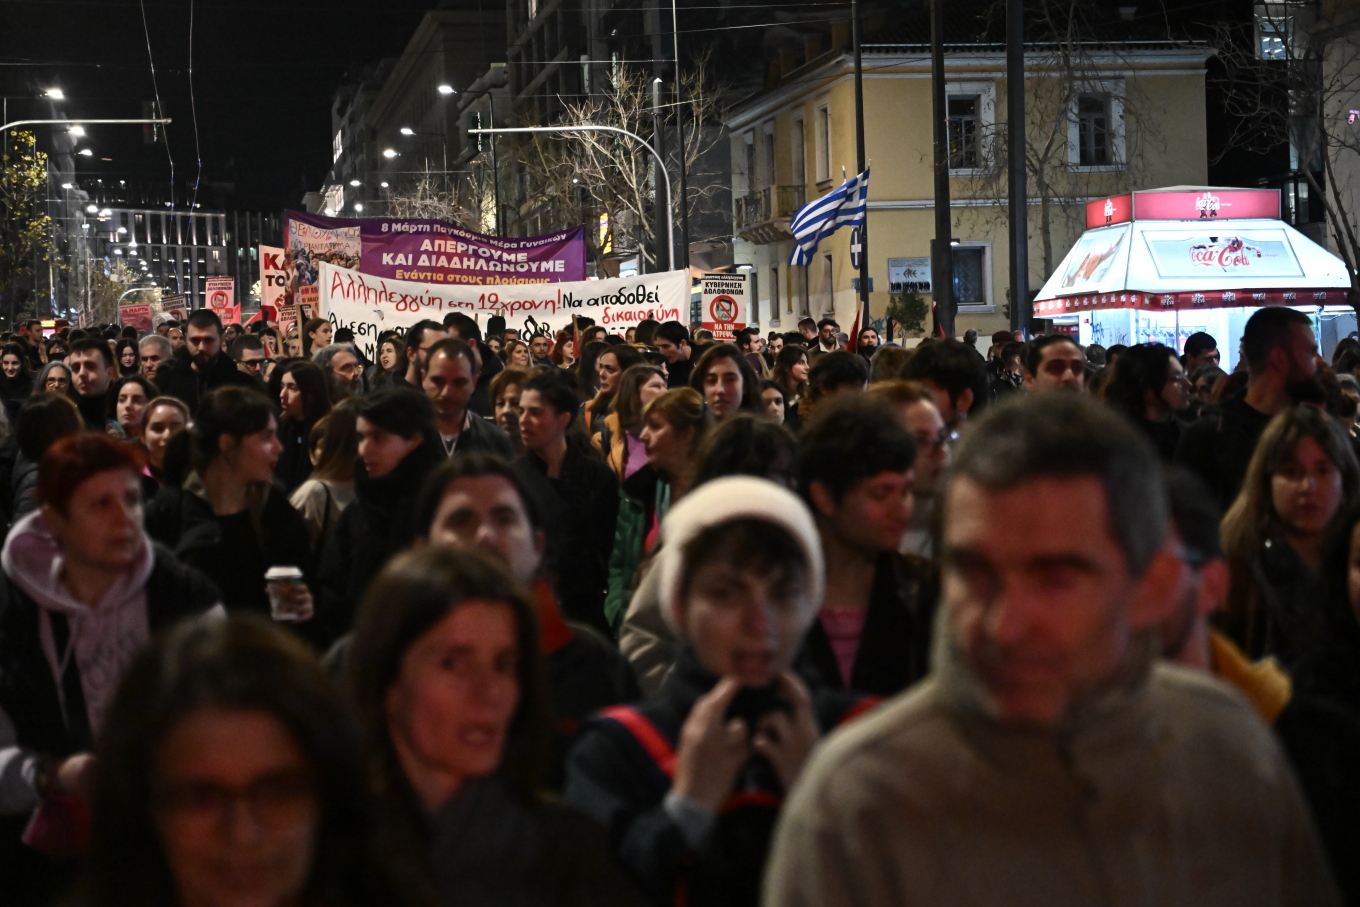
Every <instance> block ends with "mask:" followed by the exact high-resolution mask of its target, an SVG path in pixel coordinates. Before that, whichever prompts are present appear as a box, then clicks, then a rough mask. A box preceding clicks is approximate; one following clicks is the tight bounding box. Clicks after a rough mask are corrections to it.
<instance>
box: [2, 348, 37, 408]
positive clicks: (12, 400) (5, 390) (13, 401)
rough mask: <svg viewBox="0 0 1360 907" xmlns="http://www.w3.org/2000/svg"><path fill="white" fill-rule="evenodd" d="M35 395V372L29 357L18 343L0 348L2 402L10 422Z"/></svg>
mask: <svg viewBox="0 0 1360 907" xmlns="http://www.w3.org/2000/svg"><path fill="white" fill-rule="evenodd" d="M31 393H33V372H32V370H31V369H30V368H29V366H28V356H26V355H25V354H24V348H23V347H21V346H20V345H19V344H17V343H6V344H5V345H4V346H0V402H3V403H4V405H5V408H6V409H7V410H8V411H9V417H10V421H11V422H12V421H14V418H15V417H16V416H18V415H19V407H20V406H22V405H23V403H24V401H25V400H27V399H28V395H29V394H31Z"/></svg>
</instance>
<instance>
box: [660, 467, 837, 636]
mask: <svg viewBox="0 0 1360 907" xmlns="http://www.w3.org/2000/svg"><path fill="white" fill-rule="evenodd" d="M743 519H750V520H763V521H764V522H767V523H771V524H773V525H775V526H778V527H780V528H781V529H783V530H785V531H786V532H788V534H789V535H791V536H793V539H794V541H795V542H796V543H797V544H798V546H799V547H800V548H802V552H803V559H804V560H805V561H806V562H807V565H808V577H807V585H806V588H807V591H808V593H809V594H808V596H807V599H806V601H805V603H804V606H803V609H804V613H802V614H800V615H799V620H800V621H801V623H802V625H803V626H804V627H806V626H809V625H811V623H812V621H813V620H814V619H815V618H816V616H817V612H818V611H820V610H821V607H822V596H823V594H824V592H825V586H826V572H825V568H824V566H823V563H822V540H821V538H820V536H818V534H817V526H816V524H815V523H814V522H813V519H812V514H811V513H810V512H809V511H808V508H807V505H806V504H804V503H803V501H802V499H800V498H799V497H798V496H797V495H795V494H793V493H792V492H790V491H788V490H786V489H785V488H783V487H781V486H779V485H776V484H775V483H774V482H771V481H769V480H767V479H757V478H754V477H752V476H728V477H726V478H722V479H714V480H713V481H711V482H705V483H704V484H703V485H700V486H699V487H698V488H696V489H694V491H692V492H690V493H689V494H687V495H685V497H684V498H682V499H681V500H680V502H679V503H678V504H676V505H675V506H674V507H672V508H671V510H670V512H669V513H668V514H666V519H665V522H663V523H662V525H661V538H662V540H663V542H664V544H663V545H662V546H661V550H660V553H659V555H658V558H657V565H656V570H657V571H658V574H657V576H658V580H659V593H660V597H661V613H662V616H663V617H665V619H666V623H667V624H668V625H669V626H670V628H671V629H672V630H673V631H675V633H676V634H677V635H678V634H679V633H680V605H681V600H680V586H681V580H682V578H683V574H684V560H685V557H684V552H685V546H686V545H688V544H689V543H690V541H691V540H693V539H694V537H695V536H697V535H699V534H700V533H701V532H703V531H704V530H706V529H710V528H712V527H715V526H721V525H722V524H724V523H730V522H732V521H734V520H743Z"/></svg>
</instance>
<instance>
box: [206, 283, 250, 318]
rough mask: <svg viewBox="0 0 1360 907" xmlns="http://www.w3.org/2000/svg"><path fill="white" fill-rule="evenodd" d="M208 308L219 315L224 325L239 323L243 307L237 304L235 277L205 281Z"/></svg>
mask: <svg viewBox="0 0 1360 907" xmlns="http://www.w3.org/2000/svg"><path fill="white" fill-rule="evenodd" d="M203 285H204V295H205V297H206V298H207V300H208V308H209V309H212V310H213V311H214V312H216V313H217V317H218V318H221V319H222V323H223V324H232V323H239V322H240V321H241V307H240V306H239V305H237V304H236V278H235V277H209V278H207V279H205V280H204V281H203Z"/></svg>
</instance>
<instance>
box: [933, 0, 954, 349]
mask: <svg viewBox="0 0 1360 907" xmlns="http://www.w3.org/2000/svg"><path fill="white" fill-rule="evenodd" d="M930 87H931V92H930V94H931V110H932V112H933V114H934V119H935V238H934V239H932V240H931V241H930V271H931V276H930V286H931V289H932V290H933V293H934V296H935V333H936V335H939V334H941V333H943V334H944V336H946V337H953V336H954V256H953V254H952V250H951V249H950V240H951V239H952V238H953V231H954V227H953V218H952V217H951V216H950V211H949V110H948V107H947V106H946V101H945V82H944V0H930Z"/></svg>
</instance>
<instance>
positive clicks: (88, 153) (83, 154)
mask: <svg viewBox="0 0 1360 907" xmlns="http://www.w3.org/2000/svg"><path fill="white" fill-rule="evenodd" d="M76 153H77V154H79V155H80V156H81V157H94V151H93V150H92V149H90V148H82V149H80V150H79V151H78V152H76Z"/></svg>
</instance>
